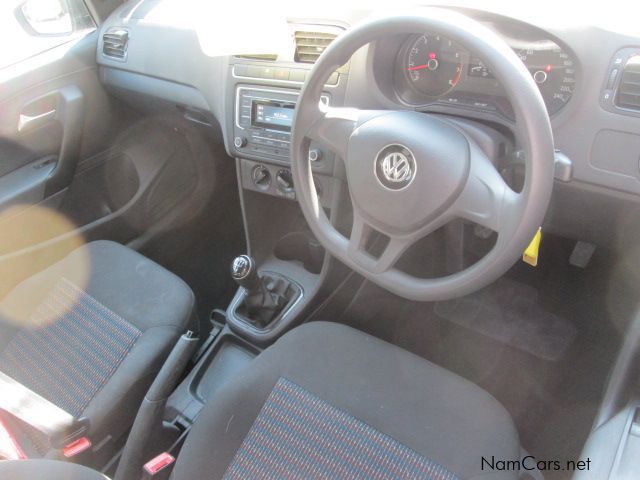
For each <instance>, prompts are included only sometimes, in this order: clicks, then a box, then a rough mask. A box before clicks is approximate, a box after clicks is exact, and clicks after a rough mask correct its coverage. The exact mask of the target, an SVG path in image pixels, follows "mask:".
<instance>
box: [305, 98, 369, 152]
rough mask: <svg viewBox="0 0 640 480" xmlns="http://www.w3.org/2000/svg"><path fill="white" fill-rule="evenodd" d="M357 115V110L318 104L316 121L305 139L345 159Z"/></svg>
mask: <svg viewBox="0 0 640 480" xmlns="http://www.w3.org/2000/svg"><path fill="white" fill-rule="evenodd" d="M359 115H360V110H358V109H357V108H342V107H341V108H337V107H329V106H327V105H325V104H319V105H318V111H317V113H316V119H315V121H314V122H313V124H312V125H311V127H310V128H309V130H308V132H307V133H306V137H308V138H309V139H311V140H315V141H316V142H318V143H320V144H321V145H322V146H324V147H325V148H327V149H329V150H332V151H333V152H334V153H336V154H337V155H338V156H339V157H340V158H342V159H345V158H346V157H347V148H348V145H349V138H350V137H351V134H352V133H353V131H354V130H355V128H356V125H357V123H358V118H359Z"/></svg>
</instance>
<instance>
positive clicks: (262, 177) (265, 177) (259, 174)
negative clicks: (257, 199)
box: [251, 165, 271, 190]
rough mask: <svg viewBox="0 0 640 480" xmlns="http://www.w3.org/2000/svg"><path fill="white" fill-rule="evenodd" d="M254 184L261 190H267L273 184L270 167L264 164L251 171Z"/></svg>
mask: <svg viewBox="0 0 640 480" xmlns="http://www.w3.org/2000/svg"><path fill="white" fill-rule="evenodd" d="M251 179H252V180H253V184H254V185H255V186H256V187H258V188H259V189H261V190H266V189H268V188H269V185H271V173H270V172H269V169H268V168H267V167H265V166H263V165H258V166H256V167H255V168H254V169H253V171H252V172H251Z"/></svg>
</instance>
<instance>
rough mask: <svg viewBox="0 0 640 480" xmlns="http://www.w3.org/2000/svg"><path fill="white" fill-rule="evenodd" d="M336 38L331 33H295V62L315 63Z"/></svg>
mask: <svg viewBox="0 0 640 480" xmlns="http://www.w3.org/2000/svg"><path fill="white" fill-rule="evenodd" d="M335 38H336V35H335V34H333V33H326V32H325V33H323V32H301V31H297V32H295V39H296V54H295V61H296V62H300V63H316V60H318V57H319V56H320V55H322V52H324V50H325V48H327V47H328V46H329V44H330V43H331V42H332V41H333V40H334V39H335Z"/></svg>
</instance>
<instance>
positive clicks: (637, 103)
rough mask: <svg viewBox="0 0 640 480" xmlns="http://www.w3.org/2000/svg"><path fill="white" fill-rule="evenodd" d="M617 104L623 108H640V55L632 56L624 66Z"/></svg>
mask: <svg viewBox="0 0 640 480" xmlns="http://www.w3.org/2000/svg"><path fill="white" fill-rule="evenodd" d="M616 105H617V106H618V107H621V108H630V109H633V110H640V55H634V56H632V57H631V58H630V59H629V60H628V61H627V63H626V65H625V66H624V69H623V71H622V78H621V79H620V86H619V87H618V94H617V95H616Z"/></svg>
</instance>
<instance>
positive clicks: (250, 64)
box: [97, 0, 640, 238]
mask: <svg viewBox="0 0 640 480" xmlns="http://www.w3.org/2000/svg"><path fill="white" fill-rule="evenodd" d="M439 3H440V4H442V2H439ZM556 3H557V2H556ZM208 4H209V2H196V3H195V4H193V5H191V4H190V5H191V10H190V11H189V12H188V14H185V12H184V7H183V6H182V5H183V4H182V3H181V2H179V1H178V0H142V1H137V2H130V3H126V4H124V5H123V6H122V7H120V8H119V9H118V10H117V11H116V12H114V13H113V14H112V16H111V17H110V18H109V19H108V21H107V22H105V24H104V25H102V27H101V36H102V35H103V34H104V33H107V32H109V31H110V30H111V29H114V28H124V29H126V30H127V31H128V32H129V45H128V52H127V56H126V59H125V60H124V61H122V60H116V59H113V58H109V57H107V56H105V55H103V53H102V42H100V43H99V45H98V52H97V61H98V63H99V65H100V66H101V72H102V78H103V81H104V82H105V84H106V85H107V86H108V87H111V88H112V89H114V90H118V91H128V92H129V93H133V94H139V95H142V96H150V97H159V98H162V99H164V100H166V101H169V102H174V103H175V104H177V105H182V106H186V107H188V108H194V109H196V110H199V111H205V112H207V113H208V114H211V115H212V116H213V117H215V119H217V121H218V122H219V123H220V125H221V126H222V131H223V135H224V137H225V144H226V146H227V150H228V152H229V154H231V155H232V156H238V151H237V149H235V148H234V145H233V143H234V142H233V139H234V138H233V129H232V126H233V122H234V111H233V109H234V104H233V100H232V99H233V98H235V89H236V87H237V86H238V85H239V83H240V82H242V83H244V84H248V85H253V86H256V85H260V86H266V87H273V88H288V89H299V88H301V86H302V83H301V82H298V81H290V80H279V79H278V78H277V77H274V76H270V75H266V76H265V77H264V78H253V79H239V78H237V76H235V75H234V74H233V71H234V66H237V65H240V64H242V65H244V66H246V67H247V68H254V69H257V70H260V69H265V68H266V69H267V71H269V69H270V68H272V67H273V68H280V67H283V68H285V69H288V71H294V70H295V71H298V72H303V73H305V72H308V71H309V69H310V68H311V65H309V64H304V63H298V62H297V61H296V59H295V58H294V57H293V54H292V50H293V42H294V40H293V35H294V31H295V29H296V28H301V27H300V26H302V28H304V29H311V30H316V31H323V32H325V31H330V32H332V33H333V34H339V32H340V31H342V30H343V29H345V28H348V27H349V25H353V24H355V23H357V22H358V21H359V20H361V19H363V18H365V17H366V16H368V15H370V14H371V13H372V12H370V11H368V10H366V9H364V10H362V9H359V10H356V9H353V10H351V11H349V10H348V9H345V8H340V9H330V8H329V7H328V6H327V7H326V8H325V7H323V6H322V5H315V7H314V9H315V10H314V12H302V11H297V10H296V9H295V8H294V6H293V4H292V7H291V13H290V15H287V16H286V17H283V16H278V15H275V16H274V15H267V14H265V15H262V14H260V13H257V14H256V15H252V18H253V17H255V18H256V19H260V21H259V22H258V23H255V24H252V25H246V24H245V23H243V22H242V19H243V18H245V19H246V15H242V12H235V13H234V15H235V16H232V17H226V16H225V15H227V14H226V13H225V12H223V11H217V10H216V9H215V7H214V6H212V5H208ZM457 4H458V5H459V4H460V2H457ZM469 4H471V2H469ZM194 5H201V7H195V6H194ZM206 5H208V7H205V6H206ZM517 7H518V6H517V5H515V4H514V5H503V6H501V7H500V8H493V7H491V8H489V7H485V8H487V10H491V11H482V10H477V9H472V8H471V7H468V8H461V7H458V6H456V7H451V8H455V9H456V10H458V11H461V12H462V13H463V14H466V15H468V16H471V17H472V18H474V19H476V20H478V21H480V22H482V23H484V24H485V25H487V26H488V27H489V28H492V29H494V30H496V31H497V32H498V33H499V35H500V36H502V38H503V39H504V40H505V41H506V42H507V43H508V44H509V45H510V46H511V47H512V48H514V49H515V50H516V52H517V53H518V54H519V55H520V56H521V58H522V60H523V61H524V62H525V64H526V65H527V66H528V67H529V70H530V71H531V73H532V75H534V76H536V75H537V76H538V80H541V81H540V82H539V85H540V88H541V93H542V95H543V97H544V99H545V101H546V103H547V107H548V110H549V112H550V114H551V121H552V127H553V134H554V141H555V146H556V148H557V149H558V150H559V151H561V152H562V153H563V154H564V155H566V156H567V157H568V158H569V159H570V160H571V162H572V164H573V166H572V179H571V182H569V183H568V184H562V185H557V190H558V191H557V192H556V194H555V196H556V198H555V200H554V203H553V204H552V207H551V210H550V214H549V216H550V218H551V221H552V222H554V223H556V225H560V230H562V229H564V230H566V232H564V233H567V234H569V235H572V236H575V237H577V238H590V237H594V236H595V237H597V236H598V235H597V233H594V232H595V231H596V230H607V229H609V230H611V229H616V228H619V227H618V225H619V224H621V223H624V221H625V218H626V217H627V216H628V215H630V213H629V212H630V210H629V209H630V205H632V206H633V208H634V209H637V203H638V202H640V167H639V163H638V162H639V157H640V110H639V111H634V110H630V109H620V108H617V107H616V106H615V103H614V101H615V89H611V88H610V87H611V85H610V82H611V75H612V71H613V70H614V69H615V68H616V66H617V67H618V74H619V73H620V64H619V63H616V62H618V61H620V62H623V63H624V62H625V61H626V59H627V58H629V56H630V55H634V54H636V53H638V54H640V33H638V31H637V30H636V29H633V28H627V27H623V23H624V22H623V20H624V18H619V20H620V21H621V22H623V23H621V24H620V28H618V25H617V24H615V22H614V24H613V26H612V24H611V23H610V22H604V18H603V17H604V16H600V17H599V16H598V15H597V13H598V12H597V11H596V15H592V16H591V17H589V19H588V20H584V19H583V18H580V19H578V18H577V16H576V15H568V14H567V15H564V14H562V13H561V12H560V13H559V12H558V8H559V6H558V5H554V4H552V3H550V4H548V5H546V6H545V5H544V4H540V5H538V4H535V5H533V6H532V7H531V8H526V9H524V8H521V9H518V8H517ZM197 8H203V9H204V10H202V11H199V10H198V9H197ZM265 8H266V7H265ZM172 9H173V10H172ZM602 9H606V10H607V11H608V7H604V6H603V7H602ZM294 10H296V11H294ZM299 10H304V9H302V8H301V7H300V9H299ZM178 11H181V14H180V15H177V14H176V13H175V12H178ZM265 12H266V10H265ZM287 13H289V12H287ZM630 16H631V17H632V16H633V15H630ZM601 20H602V21H601ZM270 22H272V23H270ZM225 25H226V26H227V27H232V28H224V26H225ZM212 32H222V33H220V34H219V35H218V36H217V37H216V36H215V35H214V36H213V37H211V35H212V34H213V33H212ZM222 34H224V35H226V37H220V35H222ZM249 34H251V35H249ZM429 35H431V37H430V38H433V36H434V35H437V32H407V34H406V35H403V36H400V37H397V38H388V39H383V40H380V41H378V42H376V43H373V44H370V45H369V46H368V47H364V48H363V49H361V50H360V51H359V52H357V53H356V54H355V55H354V56H353V57H352V59H351V61H350V62H349V68H348V71H343V72H342V73H341V75H340V77H339V82H338V83H337V85H335V86H333V87H331V88H330V89H328V90H330V93H331V94H332V95H333V96H334V97H335V98H337V99H339V104H343V105H345V106H353V107H357V108H383V109H416V110H420V111H427V112H436V113H445V114H452V115H456V116H461V117H466V118H470V119H475V120H480V121H483V122H489V123H491V124H494V125H502V127H503V128H506V129H508V128H509V127H510V125H512V124H513V121H514V120H513V118H512V116H511V115H510V109H509V102H508V100H507V99H506V98H504V95H503V94H502V90H501V87H500V85H499V84H498V83H497V81H496V80H495V79H493V78H491V72H490V66H488V65H484V64H483V62H482V59H479V58H476V57H475V56H474V53H473V51H472V46H454V51H455V49H456V48H460V50H459V53H460V58H458V59H455V58H454V60H451V59H450V58H448V57H447V56H448V55H449V54H450V52H447V51H446V50H447V48H448V47H447V46H446V45H442V44H434V43H433V42H432V43H430V42H429V41H428V40H429V38H426V40H427V41H426V42H425V41H424V40H421V38H423V37H428V36H429ZM271 37H274V38H276V37H277V38H278V40H279V42H280V43H279V44H278V45H279V46H278V49H277V50H276V51H274V52H273V53H274V55H269V53H270V52H269V51H265V49H264V48H263V47H264V45H263V44H265V43H269V42H268V41H267V40H270V39H271ZM252 38H253V39H254V40H253V43H251V39H252ZM445 40H446V39H445ZM416 42H417V43H416ZM420 42H422V43H420ZM274 44H275V43H274ZM240 45H241V46H242V47H240ZM253 45H255V48H252V46H253ZM432 46H435V47H438V48H433V49H432V48H431V47H432ZM415 47H417V52H413V49H414V48H415ZM470 47H471V48H470ZM438 49H440V50H438ZM623 49H624V50H623ZM621 51H622V52H624V55H625V56H624V58H619V57H620V55H621V53H619V52H621ZM256 52H260V53H261V54H263V55H264V54H267V55H266V56H263V57H260V56H256V55H251V58H249V59H247V58H238V57H237V55H236V54H239V53H248V54H254V53H256ZM412 52H413V53H412ZM432 54H433V55H432ZM430 55H431V56H434V58H433V60H437V61H441V62H442V65H444V64H445V62H447V61H448V63H449V65H448V67H447V69H445V68H443V69H442V73H443V75H442V77H443V78H444V82H445V83H447V82H450V84H449V85H446V84H445V85H444V88H441V87H442V84H441V85H440V86H437V85H436V87H432V85H430V84H429V83H428V82H427V83H426V84H422V85H421V83H422V82H423V80H424V76H423V73H425V72H427V71H429V70H428V66H426V65H427V64H428V62H429V61H430V60H432V59H431V58H430ZM451 64H453V66H452V65H451ZM412 69H415V70H412ZM260 71H261V70H260ZM416 72H417V73H416ZM440 80H442V79H440ZM619 82H620V75H618V77H617V80H616V81H615V83H614V84H615V85H618V84H619ZM451 84H452V85H451ZM416 87H417V88H416ZM635 211H637V210H635ZM611 222H614V223H611ZM619 236H622V233H620V234H619Z"/></svg>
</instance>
